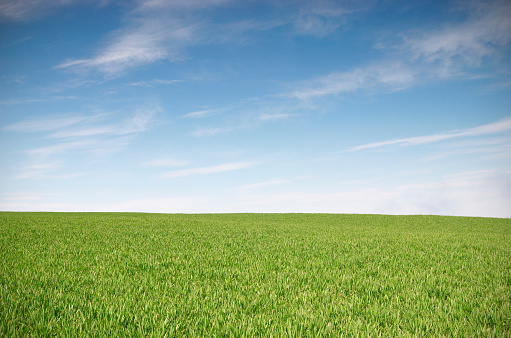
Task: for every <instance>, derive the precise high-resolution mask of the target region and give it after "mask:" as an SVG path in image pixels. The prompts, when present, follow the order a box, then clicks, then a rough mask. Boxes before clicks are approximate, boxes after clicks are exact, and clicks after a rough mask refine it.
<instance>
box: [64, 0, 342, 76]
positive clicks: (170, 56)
mask: <svg viewBox="0 0 511 338" xmlns="http://www.w3.org/2000/svg"><path fill="white" fill-rule="evenodd" d="M231 3H235V2H234V1H227V0H211V1H160V0H146V1H137V4H138V6H135V8H134V9H133V10H132V11H131V12H130V13H128V14H127V15H126V17H127V18H128V20H126V21H127V22H128V23H127V25H126V26H125V27H123V28H120V29H119V30H117V31H115V32H112V33H111V34H110V36H109V37H108V38H107V39H106V42H105V44H104V45H105V47H103V48H101V49H99V50H98V51H97V52H96V53H95V55H94V56H92V57H89V58H83V59H72V60H67V61H65V62H62V63H60V64H59V65H57V66H56V68H60V69H73V70H77V71H88V70H97V71H100V72H102V73H104V74H106V75H108V76H116V75H118V74H122V73H123V72H124V71H126V70H127V69H129V68H132V67H136V66H140V65H144V64H150V63H154V62H158V61H163V60H169V61H180V60H184V59H186V58H187V56H186V49H187V48H188V47H190V46H195V45H199V44H232V43H244V42H246V41H249V40H251V39H253V38H254V33H258V32H266V31H269V30H272V29H274V28H277V27H282V26H288V27H289V26H291V27H293V30H294V33H295V34H308V35H315V36H318V37H322V36H325V35H327V34H329V33H331V32H333V31H334V30H335V29H336V28H337V27H338V26H339V25H340V23H339V22H340V21H339V18H340V17H341V16H342V15H344V14H347V13H348V11H345V10H344V9H342V8H340V7H339V6H338V5H334V3H329V5H328V6H327V5H326V3H322V4H315V5H311V4H310V3H308V2H305V1H304V2H299V3H298V5H299V6H297V7H296V8H295V7H292V6H291V5H289V4H287V5H286V4H284V3H281V4H277V5H278V6H289V7H291V8H292V12H293V13H294V14H292V15H287V16H285V17H279V16H276V15H274V14H271V13H272V12H271V11H269V12H268V16H267V17H265V18H262V19H257V20H254V19H253V18H252V17H250V18H248V19H247V18H244V17H240V19H239V20H238V21H231V22H221V21H220V22H216V21H213V20H211V16H210V15H208V14H207V13H208V12H209V11H213V10H222V9H225V7H226V6H228V5H230V4H231ZM294 5H296V4H294Z"/></svg>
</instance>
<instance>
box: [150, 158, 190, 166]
mask: <svg viewBox="0 0 511 338" xmlns="http://www.w3.org/2000/svg"><path fill="white" fill-rule="evenodd" d="M186 164H187V163H186V162H185V161H180V160H176V159H173V158H161V159H157V160H153V161H148V162H143V163H142V165H143V166H145V167H180V166H183V165H186Z"/></svg>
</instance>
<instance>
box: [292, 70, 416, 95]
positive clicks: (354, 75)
mask: <svg viewBox="0 0 511 338" xmlns="http://www.w3.org/2000/svg"><path fill="white" fill-rule="evenodd" d="M413 81H414V73H413V71H411V70H410V69H409V68H408V67H406V66H405V65H403V64H400V63H393V64H385V63H384V64H381V65H377V66H368V67H366V68H358V69H355V70H352V71H349V72H338V73H332V74H329V75H327V76H324V77H321V78H318V79H316V80H313V81H312V82H313V84H312V85H307V86H306V87H305V88H303V89H300V90H297V91H294V92H292V93H290V94H289V95H290V96H292V97H295V98H298V99H301V100H308V99H316V98H321V97H324V96H333V95H338V94H342V93H348V92H354V91H356V90H362V89H366V90H367V89H371V88H380V89H383V90H384V91H389V90H390V91H396V90H401V89H404V88H406V87H408V86H410V85H411V84H412V83H413Z"/></svg>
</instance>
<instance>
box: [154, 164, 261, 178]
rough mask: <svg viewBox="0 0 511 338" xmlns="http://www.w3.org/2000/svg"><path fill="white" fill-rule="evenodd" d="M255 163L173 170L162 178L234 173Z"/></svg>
mask: <svg viewBox="0 0 511 338" xmlns="http://www.w3.org/2000/svg"><path fill="white" fill-rule="evenodd" d="M255 164H256V163H255V162H234V163H225V164H220V165H215V166H209V167H200V168H191V169H183V170H175V171H169V172H167V173H165V174H164V175H163V178H178V177H185V176H190V175H205V174H213V173H221V172H227V171H235V170H241V169H246V168H249V167H252V166H253V165H255Z"/></svg>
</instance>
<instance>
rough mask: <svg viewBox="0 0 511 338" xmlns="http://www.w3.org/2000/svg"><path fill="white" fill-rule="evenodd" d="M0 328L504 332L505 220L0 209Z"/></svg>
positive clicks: (508, 252) (507, 306) (30, 332)
mask: <svg viewBox="0 0 511 338" xmlns="http://www.w3.org/2000/svg"><path fill="white" fill-rule="evenodd" d="M0 254H1V260H2V264H1V265H0V335H2V336H23V337H25V336H84V335H90V336H96V337H113V336H165V335H167V336H186V337H190V336H235V337H241V336H259V337H263V336H264V337H266V336H293V337H295V336H340V335H346V336H354V335H357V336H379V335H382V336H431V335H433V336H458V337H472V336H484V337H486V336H488V337H493V336H496V337H507V336H511V319H510V318H511V219H491V218H464V217H439V216H382V215H327V214H218V215H163V214H132V213H8V212H3V213H0Z"/></svg>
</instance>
